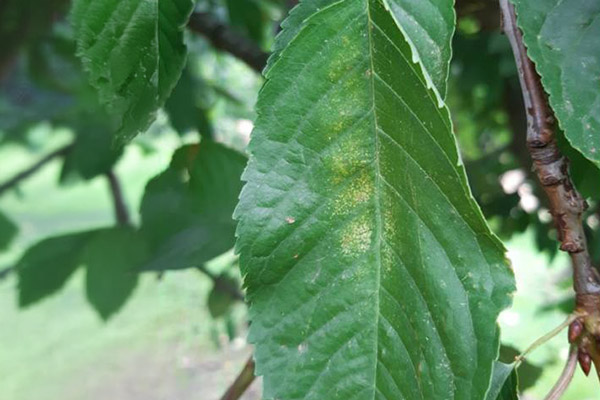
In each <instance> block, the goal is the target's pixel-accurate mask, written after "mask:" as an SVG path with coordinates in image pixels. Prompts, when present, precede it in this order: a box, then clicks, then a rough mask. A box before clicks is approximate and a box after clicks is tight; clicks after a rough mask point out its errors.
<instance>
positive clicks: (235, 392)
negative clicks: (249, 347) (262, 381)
mask: <svg viewBox="0 0 600 400" xmlns="http://www.w3.org/2000/svg"><path fill="white" fill-rule="evenodd" d="M254 378H255V376H254V360H253V359H252V356H250V358H248V361H247V362H246V365H244V368H243V369H242V371H241V372H240V374H239V375H238V377H237V378H236V379H235V381H234V382H233V383H232V384H231V386H230V387H229V389H227V392H225V394H224V395H223V397H221V400H238V399H239V398H240V397H242V395H243V394H244V392H245V391H246V389H248V387H250V385H251V384H252V382H253V381H254Z"/></svg>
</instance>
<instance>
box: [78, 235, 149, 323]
mask: <svg viewBox="0 0 600 400" xmlns="http://www.w3.org/2000/svg"><path fill="white" fill-rule="evenodd" d="M146 257H147V248H146V243H145V242H144V240H143V239H142V238H141V237H140V236H139V234H138V233H137V232H136V231H134V230H133V229H132V228H129V227H118V228H112V229H106V230H102V231H100V232H98V233H97V234H96V235H95V236H94V237H93V238H92V239H91V240H90V241H89V243H88V244H87V246H86V247H85V250H84V251H83V256H82V259H83V262H84V263H85V265H86V268H87V269H86V271H87V273H86V287H87V298H88V300H89V302H90V304H92V306H93V307H94V308H95V309H96V311H98V313H99V314H100V316H101V317H102V318H103V319H108V318H109V317H110V316H111V315H113V314H114V313H116V312H117V311H118V310H119V309H120V308H121V307H122V306H123V305H124V304H125V302H126V301H127V299H128V298H129V296H130V295H131V293H132V292H133V290H134V289H135V286H136V285H137V281H138V272H137V269H138V268H139V266H140V265H141V263H142V262H143V261H144V260H145V258H146Z"/></svg>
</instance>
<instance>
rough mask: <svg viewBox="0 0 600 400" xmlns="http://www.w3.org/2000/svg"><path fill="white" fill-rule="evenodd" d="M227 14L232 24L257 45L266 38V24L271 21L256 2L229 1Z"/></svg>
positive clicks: (250, 0) (253, 0) (247, 0)
mask: <svg viewBox="0 0 600 400" xmlns="http://www.w3.org/2000/svg"><path fill="white" fill-rule="evenodd" d="M226 4H227V13H228V14H229V21H230V22H231V24H232V25H233V26H235V27H237V28H238V29H240V30H241V31H242V32H243V33H245V34H247V35H248V36H250V38H252V40H254V41H255V42H257V43H259V44H260V43H262V42H263V40H264V37H265V24H266V23H267V22H268V21H269V20H268V18H267V16H266V15H265V13H264V12H263V10H262V8H261V6H260V4H259V3H258V2H257V1H256V0H227V1H226Z"/></svg>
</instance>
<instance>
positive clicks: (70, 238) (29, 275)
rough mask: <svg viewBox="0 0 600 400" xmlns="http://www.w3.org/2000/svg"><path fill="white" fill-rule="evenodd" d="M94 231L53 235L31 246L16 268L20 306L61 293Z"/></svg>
mask: <svg viewBox="0 0 600 400" xmlns="http://www.w3.org/2000/svg"><path fill="white" fill-rule="evenodd" d="M93 235H94V232H90V231H86V232H79V233H71V234H67V235H62V236H55V237H52V238H48V239H44V240H42V241H41V242H38V243H37V244H35V245H33V246H32V247H30V248H29V249H27V251H26V252H25V254H24V255H23V257H22V258H21V259H20V260H19V262H18V263H17V265H16V271H17V276H18V279H19V284H18V289H19V305H20V306H21V307H25V306H28V305H30V304H32V303H35V302H36V301H39V300H41V299H42V298H44V297H46V296H49V295H51V294H53V293H55V292H57V291H58V290H60V289H61V288H62V287H63V286H64V284H65V283H66V282H67V280H68V279H69V277H70V276H71V275H72V274H73V272H75V270H76V269H77V267H78V266H79V265H81V251H82V250H83V248H84V247H85V245H86V243H87V242H88V241H89V239H90V238H91V237H92V236H93Z"/></svg>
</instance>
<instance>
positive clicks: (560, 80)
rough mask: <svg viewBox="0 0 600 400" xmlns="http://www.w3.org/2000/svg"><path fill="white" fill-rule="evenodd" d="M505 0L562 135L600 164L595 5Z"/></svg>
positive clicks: (599, 18) (599, 31) (599, 26)
mask: <svg viewBox="0 0 600 400" xmlns="http://www.w3.org/2000/svg"><path fill="white" fill-rule="evenodd" d="M511 1H512V2H513V3H514V5H515V8H516V11H517V17H518V21H517V22H518V24H519V27H520V28H521V30H522V31H523V41H524V42H525V45H526V46H527V54H528V55H529V57H531V59H532V60H533V62H534V63H535V65H536V69H537V70H538V72H539V73H540V75H541V77H542V83H543V85H544V88H545V89H546V91H547V92H548V93H549V94H550V105H551V106H552V108H553V109H554V112H555V114H556V116H557V117H558V122H559V123H560V126H561V128H562V129H563V130H564V131H565V136H566V137H567V139H568V140H569V141H570V142H571V144H572V145H573V147H574V148H576V149H577V150H579V151H580V152H581V153H582V154H583V155H585V156H586V157H587V158H588V159H590V160H591V161H593V162H594V163H595V164H596V166H600V40H598V38H599V37H600V2H599V1H597V0H511Z"/></svg>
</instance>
